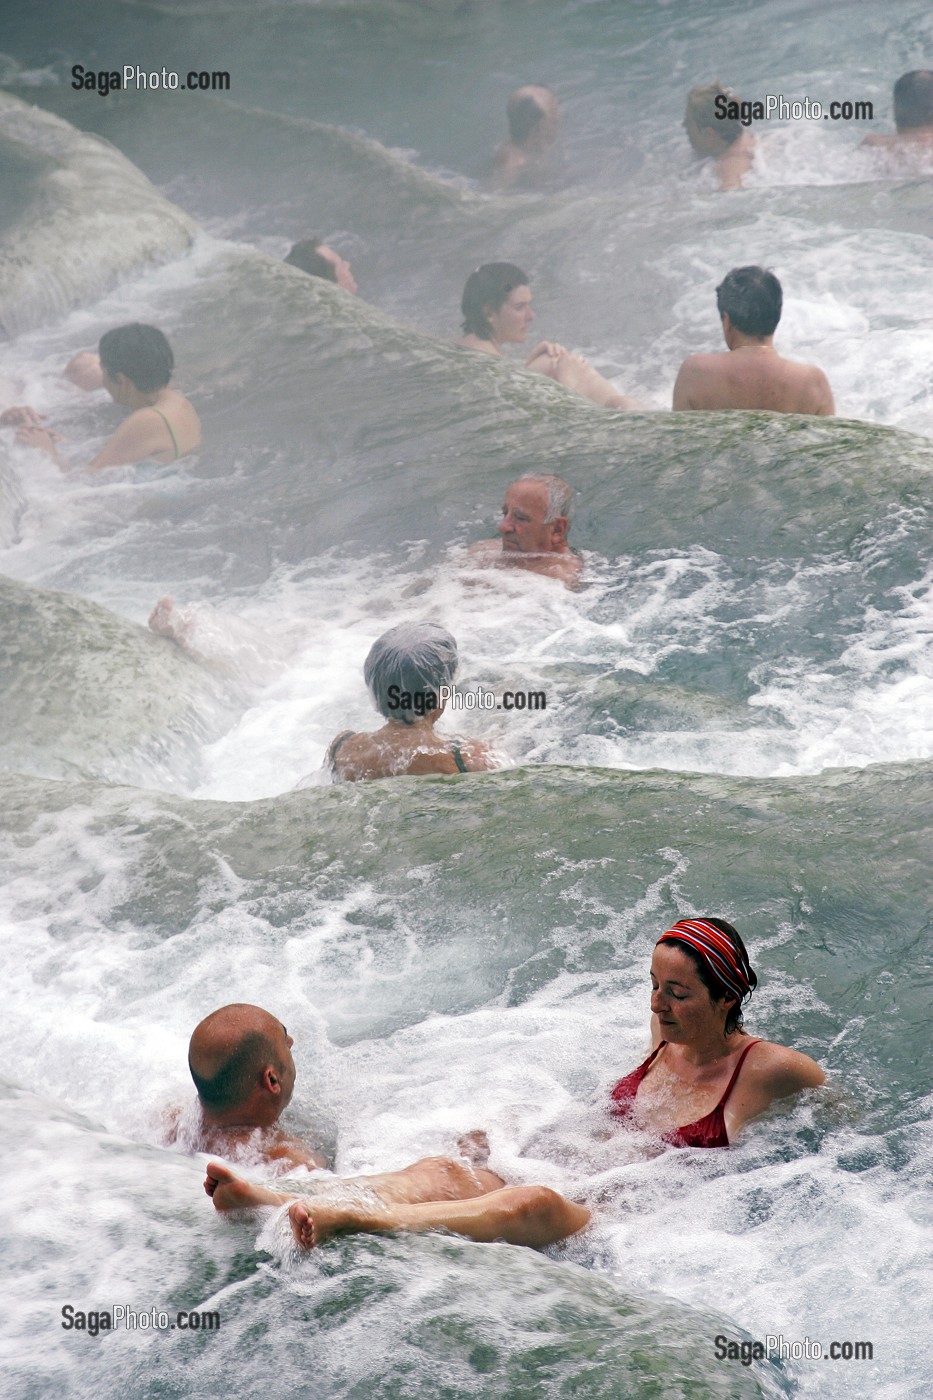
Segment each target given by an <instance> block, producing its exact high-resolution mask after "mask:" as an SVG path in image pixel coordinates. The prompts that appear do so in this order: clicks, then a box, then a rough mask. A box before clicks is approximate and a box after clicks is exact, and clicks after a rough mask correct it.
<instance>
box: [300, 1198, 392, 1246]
mask: <svg viewBox="0 0 933 1400" xmlns="http://www.w3.org/2000/svg"><path fill="white" fill-rule="evenodd" d="M288 1219H289V1222H290V1223H291V1227H292V1234H293V1235H294V1236H295V1243H296V1244H297V1245H298V1248H299V1249H314V1248H315V1246H316V1245H319V1244H323V1243H324V1241H325V1240H329V1239H330V1237H331V1236H332V1235H339V1234H342V1233H346V1232H350V1233H353V1232H354V1231H360V1230H374V1229H383V1230H386V1229H391V1228H392V1227H391V1226H390V1225H389V1224H388V1223H387V1221H386V1220H385V1219H381V1220H373V1219H371V1218H370V1216H368V1215H367V1214H366V1212H365V1211H363V1210H360V1209H358V1208H354V1207H353V1206H342V1205H327V1204H325V1203H324V1202H323V1201H315V1202H314V1203H313V1204H309V1202H308V1201H293V1202H292V1204H291V1205H290V1206H289V1208H288Z"/></svg>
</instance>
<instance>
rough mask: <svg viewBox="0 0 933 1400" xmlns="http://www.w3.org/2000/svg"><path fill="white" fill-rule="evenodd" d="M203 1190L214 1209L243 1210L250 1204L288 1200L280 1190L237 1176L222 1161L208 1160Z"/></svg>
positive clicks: (276, 1204) (276, 1202)
mask: <svg viewBox="0 0 933 1400" xmlns="http://www.w3.org/2000/svg"><path fill="white" fill-rule="evenodd" d="M204 1190H205V1191H206V1192H207V1194H208V1195H209V1196H210V1197H211V1199H212V1200H213V1202H214V1208H215V1209H216V1210H244V1209H246V1208H248V1207H250V1206H280V1205H282V1204H283V1202H285V1201H290V1200H291V1199H292V1198H291V1196H285V1195H283V1194H282V1192H281V1191H270V1190H269V1189H268V1187H266V1186H256V1185H254V1183H253V1182H252V1181H247V1180H245V1178H244V1177H242V1176H237V1174H236V1172H234V1171H231V1170H230V1168H229V1167H225V1166H224V1164H223V1163H222V1162H208V1164H207V1176H205V1178H204Z"/></svg>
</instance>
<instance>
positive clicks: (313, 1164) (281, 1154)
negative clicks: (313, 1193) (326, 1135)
mask: <svg viewBox="0 0 933 1400" xmlns="http://www.w3.org/2000/svg"><path fill="white" fill-rule="evenodd" d="M263 1156H264V1157H265V1158H266V1160H267V1161H269V1162H287V1163H288V1164H289V1165H290V1166H293V1167H307V1168H308V1170H309V1171H320V1170H321V1169H322V1168H326V1167H327V1163H326V1162H325V1160H324V1158H323V1157H322V1156H321V1155H320V1153H318V1152H314V1151H313V1150H312V1149H311V1148H310V1147H308V1146H307V1144H306V1143H303V1142H302V1141H301V1140H300V1139H299V1138H294V1137H290V1136H289V1135H288V1133H283V1132H279V1133H276V1135H275V1138H274V1139H273V1141H272V1142H271V1143H270V1144H269V1146H268V1147H267V1148H265V1149H264V1151H263Z"/></svg>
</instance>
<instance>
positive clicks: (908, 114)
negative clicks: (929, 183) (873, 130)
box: [862, 68, 933, 164]
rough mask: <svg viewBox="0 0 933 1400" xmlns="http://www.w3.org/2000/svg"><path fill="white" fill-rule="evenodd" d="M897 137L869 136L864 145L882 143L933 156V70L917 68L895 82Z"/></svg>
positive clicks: (901, 152)
mask: <svg viewBox="0 0 933 1400" xmlns="http://www.w3.org/2000/svg"><path fill="white" fill-rule="evenodd" d="M894 125H895V126H896V127H897V135H896V136H866V137H865V140H864V141H863V142H862V145H863V146H880V147H882V148H884V149H886V150H889V151H892V152H896V153H897V154H899V155H907V156H911V157H917V156H919V157H922V158H923V161H924V164H926V163H927V162H928V161H929V159H930V158H931V157H933V71H931V70H930V69H929V68H915V69H914V70H913V71H912V72H910V73H902V74H901V76H900V77H899V78H898V80H897V82H896V83H895V84H894Z"/></svg>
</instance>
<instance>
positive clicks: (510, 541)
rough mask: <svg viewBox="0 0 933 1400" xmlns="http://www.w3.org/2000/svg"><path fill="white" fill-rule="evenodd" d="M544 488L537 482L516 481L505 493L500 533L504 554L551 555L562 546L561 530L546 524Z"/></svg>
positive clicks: (556, 524)
mask: <svg viewBox="0 0 933 1400" xmlns="http://www.w3.org/2000/svg"><path fill="white" fill-rule="evenodd" d="M546 514H547V487H546V486H545V485H543V483H542V482H540V481H515V482H513V483H512V485H511V486H510V487H509V489H508V491H506V493H505V501H504V503H503V506H502V519H501V520H500V522H499V534H500V535H501V536H502V548H503V550H505V551H506V552H507V553H518V554H550V553H552V552H553V551H554V550H557V549H559V548H560V546H561V541H562V535H563V531H562V527H561V525H560V524H559V523H558V521H556V520H552V521H551V522H550V523H549V524H545V520H544V517H545V515H546Z"/></svg>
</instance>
